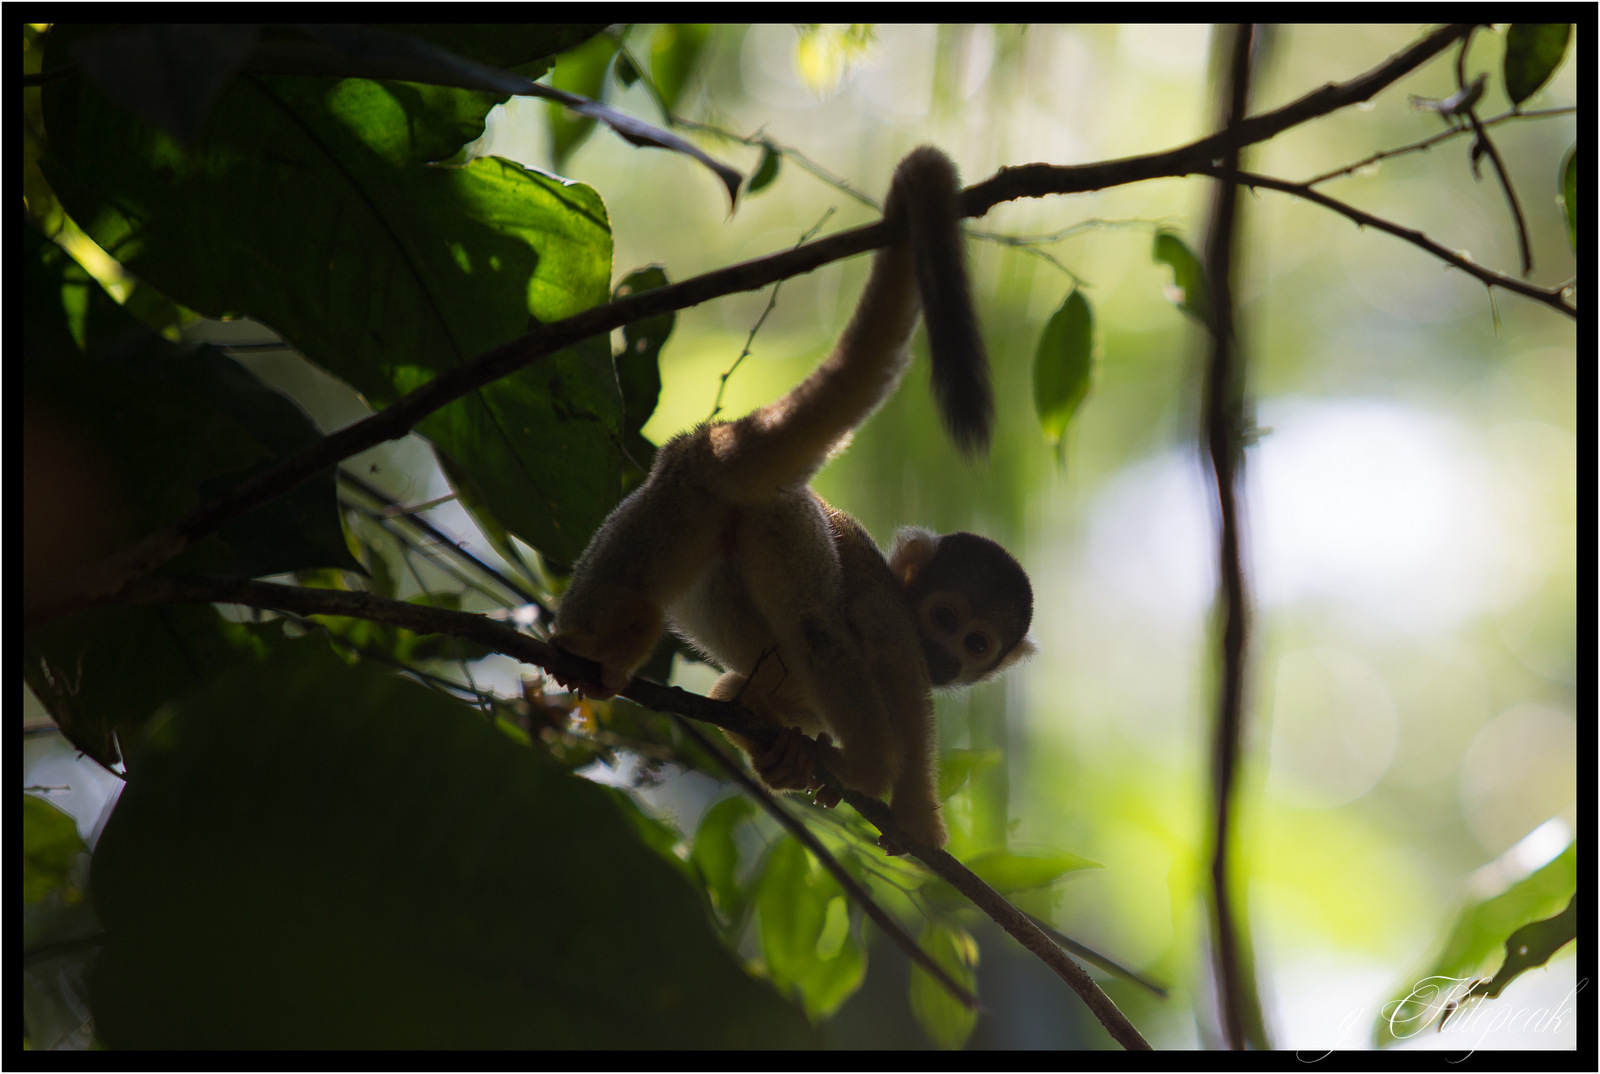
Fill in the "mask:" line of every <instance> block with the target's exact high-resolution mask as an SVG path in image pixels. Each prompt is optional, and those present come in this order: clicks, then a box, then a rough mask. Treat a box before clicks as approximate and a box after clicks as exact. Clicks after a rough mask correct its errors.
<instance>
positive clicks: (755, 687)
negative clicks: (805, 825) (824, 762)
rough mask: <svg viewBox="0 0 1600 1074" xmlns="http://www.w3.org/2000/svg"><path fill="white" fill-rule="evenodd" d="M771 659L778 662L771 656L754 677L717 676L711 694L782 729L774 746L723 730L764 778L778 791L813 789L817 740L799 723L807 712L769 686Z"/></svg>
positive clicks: (759, 666)
mask: <svg viewBox="0 0 1600 1074" xmlns="http://www.w3.org/2000/svg"><path fill="white" fill-rule="evenodd" d="M769 663H775V662H773V661H770V660H769V661H765V662H763V663H762V664H760V665H758V666H757V668H756V670H755V673H754V674H753V675H752V676H751V677H750V678H746V677H745V676H743V675H741V674H739V673H738V672H737V671H730V672H728V673H727V674H726V675H724V676H722V678H720V679H718V680H717V682H716V685H715V686H713V687H712V688H711V691H710V693H709V694H708V695H707V696H708V697H710V698H712V699H713V700H716V701H732V702H734V703H736V704H739V705H743V706H744V707H745V708H747V709H749V710H750V711H751V712H753V713H755V714H756V715H758V716H761V717H763V718H764V719H766V720H767V721H768V722H769V723H771V724H772V725H773V726H775V727H777V728H778V729H779V731H778V739H777V741H776V742H774V743H773V744H772V746H771V747H770V748H763V747H761V746H758V745H757V744H756V743H754V742H752V741H750V740H749V739H748V738H745V737H744V736H743V735H740V734H735V733H734V732H732V731H728V730H724V731H723V732H722V733H723V734H724V735H726V736H727V737H728V741H730V742H732V743H733V744H734V745H735V746H738V747H739V749H740V750H742V751H743V752H744V754H745V756H746V757H748V758H750V765H751V767H752V768H754V769H755V770H756V775H758V776H760V777H761V782H763V783H765V784H766V785H767V786H768V787H770V788H772V789H773V790H775V791H805V790H811V789H812V788H813V787H814V786H815V785H816V782H817V780H816V770H817V744H816V743H815V742H813V741H812V740H810V739H808V738H807V737H806V735H805V732H804V731H802V730H801V729H800V728H799V727H798V726H796V724H797V723H800V722H804V714H803V713H798V712H795V711H793V710H792V709H789V708H787V707H786V706H784V705H783V704H782V703H781V702H780V701H778V700H777V699H776V698H775V697H774V696H773V695H772V693H771V692H770V690H769V689H768V687H770V685H771V684H770V682H769V681H767V680H768V679H769V676H767V675H766V674H764V671H765V669H766V667H767V666H768V664H769ZM797 717H799V718H798V719H797Z"/></svg>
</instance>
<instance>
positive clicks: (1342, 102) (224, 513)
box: [23, 24, 1472, 627]
mask: <svg viewBox="0 0 1600 1074" xmlns="http://www.w3.org/2000/svg"><path fill="white" fill-rule="evenodd" d="M1471 29H1472V26H1471V25H1470V24H1461V25H1451V26H1446V27H1443V28H1442V29H1439V30H1435V31H1433V32H1432V33H1430V34H1428V35H1427V36H1425V37H1424V38H1422V39H1421V40H1420V41H1418V42H1417V43H1416V44H1414V45H1412V46H1411V47H1410V48H1408V49H1406V50H1405V51H1404V52H1402V53H1400V54H1398V55H1396V56H1394V57H1391V58H1390V59H1389V60H1387V61H1386V62H1384V63H1383V64H1380V65H1379V66H1378V67H1376V68H1374V69H1373V70H1371V71H1369V72H1367V73H1366V74H1363V75H1361V76H1359V77H1357V78H1354V79H1351V80H1350V81H1348V82H1343V83H1340V84H1338V85H1334V84H1331V83H1330V84H1329V85H1326V86H1323V87H1322V88H1321V89H1318V90H1315V91H1313V92H1311V93H1309V94H1307V95H1306V96H1304V97H1302V98H1300V99H1299V100H1298V101H1294V102H1292V103H1290V104H1287V105H1285V106H1284V107H1282V108H1279V109H1275V110H1274V111H1271V112H1266V113H1263V114H1261V115H1259V116H1254V117H1251V118H1250V119H1247V120H1245V121H1244V122H1242V123H1240V124H1239V125H1238V126H1237V127H1235V128H1232V129H1230V130H1227V131H1224V132H1221V133H1218V134H1214V135H1211V136H1209V137H1206V138H1202V139H1200V140H1199V141H1196V142H1192V143H1190V144H1189V145H1187V146H1183V147H1180V148H1178V149H1174V150H1169V151H1167V152H1164V153H1155V154H1150V155H1148V156H1142V157H1127V158H1124V159H1121V160H1113V161H1107V162H1105V163H1101V164H1088V165H1078V166H1073V167H1058V166H1055V165H1050V164H1027V165H1023V166H1021V167H1016V168H1002V169H1001V170H1000V171H999V172H997V173H996V174H995V175H994V176H993V177H991V178H989V179H987V180H985V181H984V182H982V183H979V184H977V185H976V186H973V187H969V188H968V189H967V190H966V191H964V192H963V194H962V204H963V207H964V212H965V215H967V216H982V215H984V214H985V213H987V212H988V211H989V209H991V208H993V207H994V206H995V205H997V204H999V203H1000V202H1003V201H1010V200H1014V199H1016V198H1023V197H1044V196H1046V195H1049V194H1073V193H1082V192H1084V191H1088V190H1099V189H1105V188H1107V187H1112V186H1120V185H1123V184H1126V183H1135V182H1141V181H1143V180H1146V179H1155V178H1162V177H1175V176H1184V175H1192V174H1197V173H1199V174H1211V169H1212V168H1213V167H1214V165H1213V161H1214V159H1215V158H1217V157H1219V156H1221V155H1222V154H1223V153H1224V152H1225V151H1226V150H1227V149H1228V148H1229V147H1237V146H1242V145H1248V144H1251V143H1254V142H1259V141H1263V140H1266V139H1268V138H1272V137H1275V136H1276V135H1278V134H1280V133H1281V132H1283V131H1285V130H1288V129H1289V128H1290V127H1293V126H1296V125H1298V124H1300V123H1304V122H1306V121H1307V120H1310V119H1314V118H1316V117H1318V116H1322V115H1326V114H1328V113H1329V112H1333V111H1336V110H1338V109H1340V108H1343V107H1346V106H1347V105H1351V104H1356V103H1359V102H1361V101H1364V100H1367V99H1368V98H1369V97H1371V96H1373V95H1374V94H1376V93H1377V92H1378V91H1380V90H1382V89H1383V88H1384V87H1386V86H1388V85H1391V84H1392V83H1393V82H1395V81H1396V80H1397V79H1399V78H1401V77H1403V76H1404V75H1406V74H1407V73H1409V72H1410V71H1412V70H1414V69H1416V68H1417V67H1418V66H1420V65H1421V64H1423V63H1425V62H1426V61H1427V60H1429V59H1431V58H1432V57H1434V56H1436V55H1438V53H1439V52H1441V51H1443V50H1444V49H1445V48H1447V47H1448V46H1449V45H1450V43H1451V42H1453V41H1456V40H1458V39H1460V38H1461V37H1463V36H1465V35H1466V34H1467V33H1469V32H1470V31H1471ZM899 237H900V235H899V229H898V228H897V227H895V226H892V225H890V224H888V223H885V222H881V221H880V222H879V223H876V224H869V225H866V226H864V227H859V228H855V229H853V230H850V231H845V232H841V233H839V234H837V235H831V236H829V237H828V238H825V239H819V240H818V241H816V242H813V243H809V244H807V245H805V246H801V247H799V248H797V249H794V250H788V251H784V252H782V253H778V254H773V255H770V256H768V257H763V258H758V259H756V260H753V261H746V262H744V263H742V264H738V265H733V266H730V267H729V268H725V269H720V270H717V271H714V272H708V273H704V274H703V275H700V276H696V277H693V278H692V279H688V280H684V281H682V282H680V283H676V284H668V285H667V286H664V287H657V288H653V289H651V290H648V291H641V292H637V293H635V294H632V295H626V296H624V297H622V298H619V299H616V300H614V301H612V302H609V303H606V304H605V305H600V306H595V307H592V308H590V309H587V310H585V311H583V312H582V313H578V314H575V315H573V316H571V317H568V318H566V319H565V320H561V321H556V322H553V323H551V324H548V325H543V326H541V327H539V328H537V329H535V330H534V331H532V332H530V333H528V334H527V335H525V336H522V337H520V338H518V339H514V340H511V341H510V342H508V343H504V344H501V345H500V346H498V347H495V348H493V349H491V350H489V351H486V352H485V353H484V354H482V355H480V356H479V357H477V358H475V359H473V360H472V361H470V362H467V363H465V364H463V365H459V366H456V367H454V368H452V369H450V370H447V371H446V372H444V373H441V374H440V375H438V376H437V377H435V378H434V379H433V380H431V381H429V382H428V383H427V384H425V385H423V386H422V387H420V388H418V389H416V390H415V391H413V392H411V393H410V394H408V395H405V396H402V397H401V398H400V399H397V400H396V401H395V402H394V403H392V404H390V405H389V406H387V407H385V408H384V409H383V410H381V411H379V412H378V413H376V414H374V415H373V416H372V417H370V418H366V419H364V420H362V421H359V422H356V423H355V424H353V425H349V426H346V427H345V428H343V429H341V430H339V431H338V432H336V433H333V434H331V435H330V436H328V437H326V438H324V439H323V440H321V441H319V442H318V443H316V444H314V445H312V446H311V447H309V448H307V449H306V450H305V451H303V452H301V453H300V454H299V455H296V456H294V457H292V458H289V459H285V460H284V461H283V462H281V463H279V464H278V465H277V466H275V467H273V468H272V469H270V470H267V471H265V472H263V473H261V474H258V475H256V476H255V477H253V478H251V479H249V480H248V481H245V482H243V483H241V484H240V485H238V486H236V487H235V488H233V489H232V490H230V491H229V492H227V493H224V494H223V495H222V496H219V497H218V498H217V499H215V500H212V501H210V502H208V503H205V504H202V505H201V506H200V507H199V508H198V509H196V510H195V511H193V512H191V513H190V514H189V515H188V516H186V517H185V518H183V519H181V520H179V521H178V522H176V523H174V524H173V525H171V526H169V527H167V528H166V529H163V530H160V531H158V532H156V533H153V534H151V535H149V536H147V537H145V538H143V539H142V540H140V541H138V542H137V543H135V544H133V545H130V546H128V547H127V548H124V549H122V550H121V551H119V552H116V553H113V554H112V555H110V556H108V557H106V558H105V559H102V560H101V561H99V562H98V563H96V564H93V565H92V566H90V567H88V568H85V569H83V570H81V571H79V572H77V573H75V574H73V575H72V576H70V577H68V578H65V579H61V580H59V581H58V582H57V583H56V584H55V585H53V586H50V587H48V588H46V589H45V590H44V591H43V592H41V593H40V594H39V595H38V596H36V597H35V599H34V600H33V601H32V602H31V603H30V604H29V605H28V606H27V607H25V608H24V612H23V623H24V626H25V627H26V626H32V625H35V624H37V623H41V622H44V621H46V620H48V619H53V618H56V617H59V616H61V615H65V614H68V613H70V612H73V611H77V610H79V609H81V608H85V607H88V606H90V605H92V604H95V603H99V602H101V601H104V600H105V599H107V598H108V597H111V596H113V595H115V594H116V593H117V592H118V591H119V590H120V589H121V588H122V587H123V586H124V585H126V584H127V582H128V581H129V580H130V579H133V578H138V577H140V576H142V575H144V574H147V573H148V572H149V571H151V570H153V569H154V568H156V567H158V566H160V565H161V564H162V563H165V562H166V561H167V560H169V559H171V558H172V557H173V556H176V555H177V554H178V553H179V552H181V551H183V549H185V548H187V547H188V546H189V545H190V544H192V543H193V542H194V541H195V540H197V539H198V538H200V537H202V536H204V535H205V534H207V533H210V532H212V531H213V530H215V529H217V528H218V527H220V526H222V525H224V524H226V523H227V522H230V521H232V520H233V519H235V518H238V517H239V516H240V515H242V514H244V513H245V512H246V511H248V510H250V509H251V508H253V507H255V506H256V505H258V504H261V503H264V502H266V501H268V500H271V499H273V498H274V497H277V496H281V495H283V494H284V493H286V492H288V491H289V490H290V489H292V488H294V487H295V486H296V485H298V484H300V483H301V482H302V481H305V480H306V479H308V478H310V477H311V476H312V475H314V474H316V473H319V472H320V471H322V470H324V469H326V468H327V467H329V466H331V465H333V464H334V463H336V462H338V461H339V460H341V459H345V458H348V457H349V456H351V455H354V454H356V453H358V452H361V451H365V450H366V449H368V448H370V447H374V446H376V445H378V444H381V443H383V442H384V441H387V440H394V439H398V438H399V437H401V436H404V435H405V434H406V433H407V432H409V431H410V430H411V428H412V427H413V426H415V425H416V424H417V423H418V422H419V421H421V420H422V419H423V418H425V417H427V416H428V415H429V414H432V413H433V412H434V411H436V410H438V409H440V408H441V407H443V406H445V405H446V404H448V403H450V402H453V401H454V400H456V399H459V398H461V397H462V396H464V395H466V394H467V393H469V392H471V391H474V390H476V389H478V388H481V387H483V386H484V385H486V384H489V383H492V382H493V381H496V380H498V379H500V378H501V377H504V376H507V375H509V374H510V373H513V372H515V371H516V370H518V369H521V368H522V367H523V366H525V365H528V364H529V363H531V362H534V361H537V360H539V359H541V358H544V357H545V356H547V355H549V354H552V353H554V352H556V351H559V350H561V349H562V348H564V347H569V346H572V345H573V344H575V343H577V342H579V341H581V340H584V339H587V338H589V337H590V336H596V335H600V334H602V333H605V332H610V331H611V330H612V329H614V328H620V327H622V326H623V325H625V324H630V323H632V322H634V321H638V320H643V319H644V318H647V317H654V316H657V315H658V314H663V313H668V312H672V311H674V310H680V309H685V308H687V307H689V306H695V305H699V304H700V303H701V302H705V301H708V300H710V299H713V298H719V297H721V296H723V295H729V294H734V293H736V292H739V291H754V290H758V289H760V288H762V287H765V286H767V285H768V284H770V283H775V282H776V281H778V280H781V279H786V278H788V277H790V276H796V275H801V274H803V273H807V272H810V271H812V270H813V269H816V268H818V267H820V266H822V265H825V264H827V263H829V262H831V261H836V260H839V259H840V258H844V257H850V256H852V255H855V254H859V253H863V252H865V251H867V250H871V249H875V248H877V247H879V246H883V245H886V244H888V243H890V242H893V241H896V240H897V239H898V238H899Z"/></svg>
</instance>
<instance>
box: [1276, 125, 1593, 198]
mask: <svg viewBox="0 0 1600 1074" xmlns="http://www.w3.org/2000/svg"><path fill="white" fill-rule="evenodd" d="M1577 111H1578V108H1577V106H1576V105H1569V106H1567V107H1564V108H1541V109H1539V110H1537V111H1533V112H1519V111H1517V110H1516V109H1514V108H1513V109H1512V110H1511V111H1509V112H1502V113H1501V114H1500V115H1498V116H1492V117H1490V118H1489V119H1486V120H1484V121H1483V126H1484V127H1485V128H1489V127H1498V126H1499V125H1500V124H1502V123H1510V122H1512V121H1514V120H1519V119H1546V118H1548V117H1550V116H1570V115H1574V114H1576V113H1577ZM1468 129H1469V128H1466V127H1450V128H1449V129H1448V130H1443V131H1440V132H1439V133H1438V134H1435V135H1433V136H1432V137H1430V138H1424V139H1422V141H1420V142H1411V143H1410V144H1408V145H1402V146H1398V147H1396V148H1394V149H1385V150H1383V151H1382V152H1381V153H1374V154H1372V156H1370V157H1365V158H1363V159H1361V160H1358V161H1356V162H1355V163H1354V164H1346V165H1345V166H1344V167H1342V168H1335V169H1334V170H1333V171H1331V172H1323V173H1322V174H1321V175H1314V176H1312V177H1311V178H1310V179H1306V180H1304V181H1303V183H1304V185H1305V186H1308V187H1312V186H1317V185H1318V184H1320V183H1326V182H1327V181H1328V180H1330V179H1341V178H1343V177H1344V176H1346V175H1354V174H1355V173H1356V172H1358V171H1360V170H1361V169H1362V168H1370V167H1372V166H1373V165H1374V164H1377V163H1380V162H1381V161H1385V160H1393V159H1394V158H1395V157H1403V156H1406V155H1407V154H1409V153H1425V152H1427V151H1428V150H1430V149H1432V148H1433V147H1434V146H1436V145H1438V144H1439V143H1440V142H1448V141H1449V140H1450V139H1452V138H1459V137H1460V136H1461V135H1463V134H1465V133H1466V132H1467V130H1468Z"/></svg>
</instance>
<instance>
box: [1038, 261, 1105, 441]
mask: <svg viewBox="0 0 1600 1074" xmlns="http://www.w3.org/2000/svg"><path fill="white" fill-rule="evenodd" d="M1094 376H1095V363H1094V314H1093V312H1092V311H1091V310H1090V308H1089V300H1088V299H1086V298H1084V297H1083V292H1082V291H1081V290H1079V289H1077V288H1074V289H1073V291H1072V293H1071V294H1070V295H1068V296H1067V298H1066V301H1064V302H1062V303H1061V308H1060V309H1058V310H1056V312H1055V313H1053V314H1052V315H1051V317H1050V320H1049V321H1048V322H1046V323H1045V326H1044V331H1043V332H1042V333H1040V335H1039V346H1038V349H1037V351H1036V352H1035V354H1034V359H1033V405H1034V409H1035V410H1036V411H1038V414H1039V426H1040V428H1041V429H1043V430H1044V435H1045V437H1046V439H1048V440H1049V441H1050V442H1051V443H1052V444H1055V445H1056V446H1057V451H1058V454H1060V453H1061V452H1064V451H1065V446H1064V444H1065V442H1064V440H1063V437H1064V436H1065V434H1066V431H1067V424H1068V423H1069V422H1070V421H1071V420H1072V416H1073V414H1075V413H1077V410H1078V405H1079V404H1080V403H1082V402H1083V398H1084V396H1086V395H1088V394H1089V388H1090V387H1091V386H1092V385H1093V383H1094ZM1063 457H1064V456H1063Z"/></svg>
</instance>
